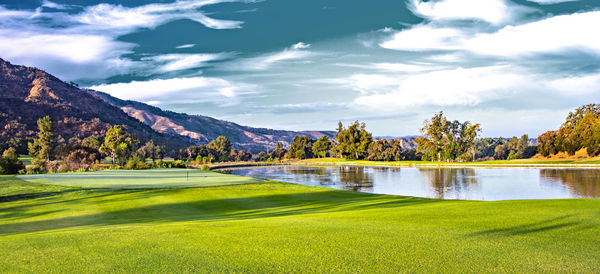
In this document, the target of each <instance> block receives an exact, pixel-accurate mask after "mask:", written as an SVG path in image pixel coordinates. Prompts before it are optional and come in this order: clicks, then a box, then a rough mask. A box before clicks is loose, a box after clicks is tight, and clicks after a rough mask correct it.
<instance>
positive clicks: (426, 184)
mask: <svg viewBox="0 0 600 274" xmlns="http://www.w3.org/2000/svg"><path fill="white" fill-rule="evenodd" d="M220 172H224V173H229V174H235V175H241V176H248V177H254V178H261V179H270V180H276V181H282V182H289V183H297V184H303V185H311V186H325V187H330V188H337V189H347V190H354V191H361V192H368V193H378V194H394V195H406V196H417V197H429V198H440V199H463V200H486V201H494V200H514V199H559V198H598V197H600V170H599V169H572V168H419V167H406V168H389V167H357V166H343V167H306V166H270V167H249V168H235V169H228V170H221V171H220Z"/></svg>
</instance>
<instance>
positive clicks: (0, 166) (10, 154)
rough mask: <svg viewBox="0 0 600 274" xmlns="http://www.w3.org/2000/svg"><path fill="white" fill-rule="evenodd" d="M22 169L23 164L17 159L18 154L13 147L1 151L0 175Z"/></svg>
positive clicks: (17, 171) (23, 167)
mask: <svg viewBox="0 0 600 274" xmlns="http://www.w3.org/2000/svg"><path fill="white" fill-rule="evenodd" d="M24 169H25V165H23V162H21V161H20V160H19V155H18V154H17V150H16V149H15V148H13V147H10V148H8V149H7V150H5V151H4V153H2V156H0V175H3V174H17V173H19V171H21V170H24Z"/></svg>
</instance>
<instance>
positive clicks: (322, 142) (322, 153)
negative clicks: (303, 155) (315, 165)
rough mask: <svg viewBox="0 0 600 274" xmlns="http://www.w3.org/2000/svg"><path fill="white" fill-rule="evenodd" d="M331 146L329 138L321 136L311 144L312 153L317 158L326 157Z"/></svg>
mask: <svg viewBox="0 0 600 274" xmlns="http://www.w3.org/2000/svg"><path fill="white" fill-rule="evenodd" d="M331 146H332V142H331V140H330V139H329V136H327V135H323V136H321V137H319V139H317V140H316V141H315V143H314V144H313V147H312V152H313V154H314V155H315V156H317V157H318V158H324V157H327V152H329V150H330V149H331Z"/></svg>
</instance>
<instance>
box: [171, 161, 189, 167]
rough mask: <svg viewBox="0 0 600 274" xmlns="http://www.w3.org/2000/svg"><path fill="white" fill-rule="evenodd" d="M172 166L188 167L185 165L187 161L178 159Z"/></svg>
mask: <svg viewBox="0 0 600 274" xmlns="http://www.w3.org/2000/svg"><path fill="white" fill-rule="evenodd" d="M171 167H172V168H186V167H187V166H186V165H185V163H184V162H183V161H181V160H177V161H175V162H173V163H172V164H171Z"/></svg>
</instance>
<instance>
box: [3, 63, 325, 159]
mask: <svg viewBox="0 0 600 274" xmlns="http://www.w3.org/2000/svg"><path fill="white" fill-rule="evenodd" d="M46 115H49V116H50V117H51V118H52V120H53V121H55V122H56V131H57V135H58V138H59V139H64V140H68V139H69V138H71V137H78V138H85V137H88V136H92V135H104V133H105V132H106V130H108V128H110V126H111V125H123V126H124V127H125V128H126V129H127V131H129V132H131V133H133V134H135V135H136V136H137V137H138V138H139V139H140V140H142V141H147V140H149V139H153V140H155V141H156V142H157V143H159V144H162V145H166V146H167V147H168V149H169V150H173V149H177V148H183V147H187V146H189V145H190V144H206V143H208V142H209V141H210V140H212V139H215V138H216V137H218V136H220V135H223V136H227V137H228V138H229V139H230V140H231V141H232V143H233V145H234V147H235V148H238V149H250V150H254V151H257V150H262V149H266V148H274V147H275V144H276V143H277V142H283V143H285V144H289V142H291V140H292V139H293V138H294V136H295V135H305V134H308V135H310V136H312V137H313V138H318V137H320V136H322V135H328V136H333V132H330V131H306V132H302V131H301V132H295V131H285V130H272V129H264V128H252V127H246V126H241V125H238V124H235V123H232V122H227V121H222V120H217V119H213V118H210V117H206V116H200V115H187V114H183V113H175V112H171V111H164V110H161V109H159V108H157V107H153V106H150V105H146V104H143V103H139V102H135V101H124V100H120V99H118V98H115V97H112V96H110V95H108V94H106V93H102V92H98V91H93V90H85V89H80V88H78V87H77V86H76V85H74V84H68V83H65V82H63V81H61V80H60V79H58V78H56V77H54V76H52V75H50V74H48V73H46V72H45V71H43V70H40V69H37V68H31V67H25V66H19V65H13V64H11V63H9V62H7V61H5V60H2V59H0V143H4V144H6V143H8V142H10V143H11V145H12V146H16V147H18V148H19V149H20V151H21V152H23V151H24V150H26V143H27V141H28V140H30V139H31V138H33V137H35V134H36V132H37V119H39V118H40V117H43V116H46Z"/></svg>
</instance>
